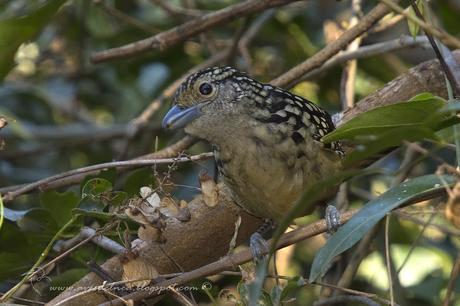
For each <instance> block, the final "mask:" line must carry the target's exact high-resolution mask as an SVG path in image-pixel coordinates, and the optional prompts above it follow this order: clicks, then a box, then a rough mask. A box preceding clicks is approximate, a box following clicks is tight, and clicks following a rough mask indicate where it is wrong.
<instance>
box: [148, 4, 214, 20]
mask: <svg viewBox="0 0 460 306" xmlns="http://www.w3.org/2000/svg"><path fill="white" fill-rule="evenodd" d="M150 2H152V3H154V4H156V5H158V6H159V7H161V8H162V9H163V10H164V11H166V12H168V13H169V14H171V15H173V16H187V17H199V16H202V15H204V14H206V13H208V12H206V11H200V10H195V9H190V8H183V7H179V6H175V5H173V4H171V3H169V1H163V0H150Z"/></svg>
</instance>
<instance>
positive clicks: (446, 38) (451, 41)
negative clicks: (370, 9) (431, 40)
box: [379, 0, 460, 48]
mask: <svg viewBox="0 0 460 306" xmlns="http://www.w3.org/2000/svg"><path fill="white" fill-rule="evenodd" d="M379 1H380V2H383V3H384V4H385V5H387V6H388V7H390V8H391V9H392V10H393V11H395V12H397V13H399V14H401V15H403V16H404V17H406V18H407V19H409V20H410V21H412V22H414V23H416V24H417V25H418V26H419V27H421V28H422V29H423V30H425V31H426V32H428V33H430V34H431V35H433V36H435V37H437V38H438V39H439V40H440V41H442V42H443V43H444V44H446V45H448V46H452V47H454V48H460V40H458V39H457V38H456V37H455V36H452V35H450V34H448V33H446V32H444V31H441V30H440V29H438V28H436V27H434V26H433V25H431V24H427V23H426V22H424V21H423V20H420V19H419V18H417V17H415V16H413V15H411V14H409V13H408V12H406V11H405V10H404V9H403V8H402V7H400V6H399V5H397V4H396V3H397V2H396V1H392V0H379Z"/></svg>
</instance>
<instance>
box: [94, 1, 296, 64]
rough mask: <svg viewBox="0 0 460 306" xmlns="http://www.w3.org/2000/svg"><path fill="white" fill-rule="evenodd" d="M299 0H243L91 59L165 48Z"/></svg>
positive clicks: (98, 61) (131, 54)
mask: <svg viewBox="0 0 460 306" xmlns="http://www.w3.org/2000/svg"><path fill="white" fill-rule="evenodd" d="M295 1H298V0H265V1H259V0H247V1H245V2H243V3H238V4H235V5H231V6H228V7H226V8H223V9H221V10H218V11H215V12H212V13H209V14H206V15H203V16H201V17H198V18H196V19H193V20H191V21H189V22H186V23H184V24H181V25H180V26H177V27H174V28H172V29H169V30H167V31H165V32H161V33H159V34H157V35H155V36H152V37H149V38H146V39H143V40H139V41H136V42H134V43H131V44H128V45H124V46H121V47H118V48H113V49H108V50H104V51H101V52H98V53H95V54H94V55H93V56H92V57H91V60H92V61H93V62H94V63H100V62H104V61H108V60H112V59H117V58H125V57H131V56H134V55H136V54H139V53H142V52H146V51H149V50H155V49H159V50H165V49H167V48H169V47H171V46H173V45H175V44H177V43H179V42H182V41H184V40H186V39H187V38H189V37H191V36H194V35H196V34H199V33H201V32H204V31H206V30H208V29H210V28H213V27H215V26H218V25H222V24H225V23H228V22H230V21H232V20H235V19H237V18H241V17H243V16H247V15H250V14H254V13H257V12H260V11H264V10H267V9H269V8H272V7H277V6H282V5H284V4H287V3H290V2H295Z"/></svg>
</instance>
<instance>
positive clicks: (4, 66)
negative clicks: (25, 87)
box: [0, 0, 66, 81]
mask: <svg viewBox="0 0 460 306" xmlns="http://www.w3.org/2000/svg"><path fill="white" fill-rule="evenodd" d="M65 1H66V0H48V1H47V2H46V4H44V5H43V6H41V7H40V8H38V9H37V10H35V11H34V12H32V13H30V14H28V15H26V16H21V17H16V18H10V19H5V20H0V37H1V39H0V58H1V59H2V60H1V61H0V81H1V80H3V79H4V78H5V76H6V75H7V74H8V72H9V71H10V70H11V68H13V67H14V55H15V53H16V51H17V49H18V48H19V46H20V45H21V44H22V43H24V42H27V41H29V40H32V39H34V38H35V37H36V36H37V35H38V34H39V33H40V31H41V30H42V29H43V28H44V27H45V26H46V25H47V24H48V23H49V21H50V20H51V18H52V17H53V16H54V14H55V13H56V12H57V10H58V9H59V8H60V7H61V5H62V4H63V3H64V2H65Z"/></svg>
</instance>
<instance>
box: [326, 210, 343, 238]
mask: <svg viewBox="0 0 460 306" xmlns="http://www.w3.org/2000/svg"><path fill="white" fill-rule="evenodd" d="M325 219H326V226H327V232H328V233H329V234H334V233H335V232H336V231H337V230H338V229H339V227H340V225H341V224H340V212H339V211H338V210H337V208H336V207H335V206H333V205H328V206H327V207H326V214H325Z"/></svg>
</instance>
